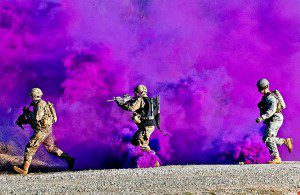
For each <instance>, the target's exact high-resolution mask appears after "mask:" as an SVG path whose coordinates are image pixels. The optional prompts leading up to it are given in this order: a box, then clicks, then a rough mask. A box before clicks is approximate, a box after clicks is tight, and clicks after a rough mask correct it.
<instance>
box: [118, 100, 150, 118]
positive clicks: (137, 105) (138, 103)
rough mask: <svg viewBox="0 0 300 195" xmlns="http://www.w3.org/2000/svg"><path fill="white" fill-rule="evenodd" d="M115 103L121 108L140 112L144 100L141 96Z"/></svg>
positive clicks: (143, 105)
mask: <svg viewBox="0 0 300 195" xmlns="http://www.w3.org/2000/svg"><path fill="white" fill-rule="evenodd" d="M117 104H118V106H120V107H121V108H122V109H123V110H127V111H131V112H137V113H139V114H142V110H143V108H144V107H145V101H144V99H143V98H142V97H137V98H133V99H131V100H129V101H127V102H125V103H120V102H117Z"/></svg>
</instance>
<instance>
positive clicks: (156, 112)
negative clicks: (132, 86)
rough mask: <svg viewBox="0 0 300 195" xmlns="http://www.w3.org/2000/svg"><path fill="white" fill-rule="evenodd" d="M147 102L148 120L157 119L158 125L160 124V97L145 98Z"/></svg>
mask: <svg viewBox="0 0 300 195" xmlns="http://www.w3.org/2000/svg"><path fill="white" fill-rule="evenodd" d="M144 99H145V100H146V102H147V106H146V110H145V118H146V119H147V120H155V122H156V126H158V127H159V125H160V97H159V95H158V96H156V98H144Z"/></svg>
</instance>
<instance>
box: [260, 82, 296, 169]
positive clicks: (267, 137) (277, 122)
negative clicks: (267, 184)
mask: <svg viewBox="0 0 300 195" xmlns="http://www.w3.org/2000/svg"><path fill="white" fill-rule="evenodd" d="M269 86H270V83H269V81H268V80H267V79H260V80H259V81H258V82H257V87H258V91H259V92H260V93H262V94H263V97H262V100H261V101H260V102H259V103H258V107H259V110H260V117H258V118H257V119H256V122H257V123H260V122H262V121H263V123H264V124H266V130H265V132H264V136H263V141H264V142H265V143H266V145H267V147H268V149H269V152H270V154H271V156H273V159H272V160H270V161H268V164H280V163H281V158H280V155H279V152H278V148H277V146H281V145H283V144H284V145H286V146H287V148H288V150H289V152H290V153H291V152H292V150H293V140H292V138H287V139H283V138H279V137H277V134H278V131H279V129H280V127H281V126H282V124H283V115H282V110H283V109H285V108H286V105H285V102H284V100H283V98H282V96H281V94H280V92H279V91H278V90H275V91H270V89H269Z"/></svg>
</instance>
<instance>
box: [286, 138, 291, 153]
mask: <svg viewBox="0 0 300 195" xmlns="http://www.w3.org/2000/svg"><path fill="white" fill-rule="evenodd" d="M284 145H286V147H287V148H288V150H289V152H290V153H292V151H293V139H292V138H287V139H285V140H284Z"/></svg>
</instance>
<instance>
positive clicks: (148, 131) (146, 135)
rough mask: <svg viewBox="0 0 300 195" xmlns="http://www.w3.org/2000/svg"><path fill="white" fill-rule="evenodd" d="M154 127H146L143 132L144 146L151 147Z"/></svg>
mask: <svg viewBox="0 0 300 195" xmlns="http://www.w3.org/2000/svg"><path fill="white" fill-rule="evenodd" d="M154 129H155V127H154V126H147V127H145V131H144V132H143V135H142V136H143V137H142V139H143V143H142V147H144V148H149V149H150V147H149V142H150V136H151V134H152V133H153V131H154Z"/></svg>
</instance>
